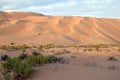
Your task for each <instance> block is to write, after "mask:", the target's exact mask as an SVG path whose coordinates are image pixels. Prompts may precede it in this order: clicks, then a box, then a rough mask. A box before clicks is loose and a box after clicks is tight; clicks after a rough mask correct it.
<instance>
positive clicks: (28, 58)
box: [25, 55, 38, 66]
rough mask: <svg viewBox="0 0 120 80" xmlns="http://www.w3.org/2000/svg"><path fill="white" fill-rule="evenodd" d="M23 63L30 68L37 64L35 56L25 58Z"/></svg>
mask: <svg viewBox="0 0 120 80" xmlns="http://www.w3.org/2000/svg"><path fill="white" fill-rule="evenodd" d="M25 61H26V62H27V63H28V64H30V65H31V66H36V65H37V63H38V60H37V58H36V56H35V55H31V56H28V57H27V58H25Z"/></svg>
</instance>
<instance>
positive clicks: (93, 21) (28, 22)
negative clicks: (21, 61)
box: [0, 11, 120, 45]
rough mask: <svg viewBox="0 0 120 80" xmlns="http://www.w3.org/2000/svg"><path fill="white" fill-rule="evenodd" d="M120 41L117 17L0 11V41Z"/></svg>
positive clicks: (70, 43) (64, 43)
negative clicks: (46, 14) (47, 14)
mask: <svg viewBox="0 0 120 80" xmlns="http://www.w3.org/2000/svg"><path fill="white" fill-rule="evenodd" d="M11 42H14V43H17V44H21V43H22V44H33V43H34V44H48V43H54V44H60V45H61V44H62V45H76V44H98V43H108V44H109V43H120V19H105V18H93V17H78V16H45V15H42V14H38V13H28V12H2V11H1V12H0V44H9V43H11Z"/></svg>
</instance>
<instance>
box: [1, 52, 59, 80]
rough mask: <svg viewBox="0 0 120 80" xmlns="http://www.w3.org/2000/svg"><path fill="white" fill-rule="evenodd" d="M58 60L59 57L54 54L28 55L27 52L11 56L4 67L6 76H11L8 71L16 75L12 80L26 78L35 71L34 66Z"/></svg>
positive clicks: (3, 64)
mask: <svg viewBox="0 0 120 80" xmlns="http://www.w3.org/2000/svg"><path fill="white" fill-rule="evenodd" d="M56 61H57V58H56V57H55V56H54V55H48V56H43V55H41V54H38V55H34V54H32V55H29V56H28V55H27V54H25V53H22V54H21V55H20V56H19V57H16V58H9V59H8V60H6V61H5V62H3V63H2V67H3V70H4V73H5V76H8V77H9V75H8V73H11V72H13V73H14V76H13V79H12V80H14V79H15V80H16V79H17V80H24V79H25V78H27V77H29V76H30V75H31V74H32V73H33V72H34V67H36V66H39V65H40V64H46V63H53V62H56Z"/></svg>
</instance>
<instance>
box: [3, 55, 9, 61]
mask: <svg viewBox="0 0 120 80" xmlns="http://www.w3.org/2000/svg"><path fill="white" fill-rule="evenodd" d="M8 59H9V56H8V55H6V54H5V55H2V56H1V61H6V60H8Z"/></svg>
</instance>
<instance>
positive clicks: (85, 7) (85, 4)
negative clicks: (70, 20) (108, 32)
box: [0, 0, 120, 18]
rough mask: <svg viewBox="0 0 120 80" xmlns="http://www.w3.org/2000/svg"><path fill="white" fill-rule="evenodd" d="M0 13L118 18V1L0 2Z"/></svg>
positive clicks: (25, 0) (57, 0) (119, 10)
mask: <svg viewBox="0 0 120 80" xmlns="http://www.w3.org/2000/svg"><path fill="white" fill-rule="evenodd" d="M0 11H17V12H37V13H42V14H45V15H54V16H90V17H107V18H120V0H0Z"/></svg>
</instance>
